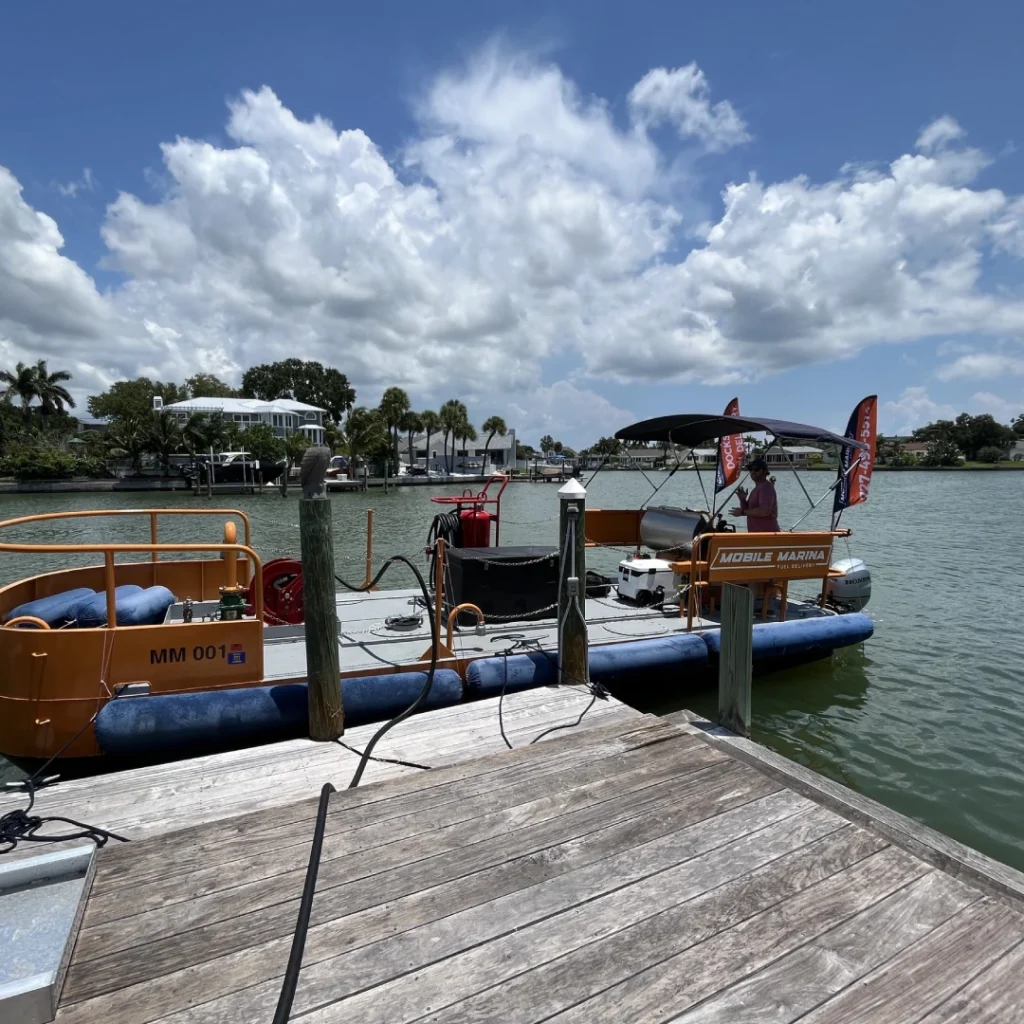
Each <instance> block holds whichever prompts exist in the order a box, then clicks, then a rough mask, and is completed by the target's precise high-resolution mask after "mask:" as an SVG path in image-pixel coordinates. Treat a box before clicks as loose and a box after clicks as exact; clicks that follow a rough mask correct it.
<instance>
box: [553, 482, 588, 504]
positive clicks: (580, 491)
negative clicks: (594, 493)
mask: <svg viewBox="0 0 1024 1024" xmlns="http://www.w3.org/2000/svg"><path fill="white" fill-rule="evenodd" d="M586 496H587V489H586V487H584V486H583V484H581V483H580V482H579V480H577V479H576V478H575V477H573V478H572V479H571V480H570V481H569V482H568V483H567V484H565V486H564V487H560V488H559V489H558V497H559V498H560V499H561V500H562V501H575V500H576V499H577V498H585V497H586Z"/></svg>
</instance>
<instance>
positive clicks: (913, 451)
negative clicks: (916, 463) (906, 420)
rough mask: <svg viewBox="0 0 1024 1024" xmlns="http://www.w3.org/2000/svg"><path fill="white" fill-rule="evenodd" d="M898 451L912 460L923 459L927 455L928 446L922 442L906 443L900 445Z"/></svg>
mask: <svg viewBox="0 0 1024 1024" xmlns="http://www.w3.org/2000/svg"><path fill="white" fill-rule="evenodd" d="M900 451H901V452H903V454H904V455H909V456H911V458H914V459H918V460H920V459H923V458H924V457H925V456H926V455H927V454H928V445H927V444H926V443H925V442H924V441H906V442H904V443H903V444H901V445H900Z"/></svg>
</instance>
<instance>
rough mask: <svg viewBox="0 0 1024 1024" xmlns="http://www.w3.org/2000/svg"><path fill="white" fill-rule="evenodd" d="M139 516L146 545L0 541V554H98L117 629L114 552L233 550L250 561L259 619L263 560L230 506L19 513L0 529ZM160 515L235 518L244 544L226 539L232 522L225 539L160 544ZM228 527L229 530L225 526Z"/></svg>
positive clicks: (110, 622)
mask: <svg viewBox="0 0 1024 1024" xmlns="http://www.w3.org/2000/svg"><path fill="white" fill-rule="evenodd" d="M125 515H142V516H149V520H150V537H151V541H150V543H149V544H25V543H9V542H6V541H0V553H3V552H7V553H9V554H34V555H39V554H101V555H103V563H104V570H105V571H104V591H105V594H106V601H107V627H106V628H109V629H116V628H117V605H116V601H115V597H114V590H115V587H116V579H115V573H114V559H115V556H116V555H118V554H128V553H135V554H138V553H140V552H149V553H150V555H151V560H152V561H154V562H156V561H158V560H159V557H160V552H162V551H163V552H172V551H173V552H210V553H213V552H216V553H217V554H218V555H221V556H224V555H227V554H228V553H233V554H234V555H235V557H237V556H238V555H240V554H241V555H245V557H246V558H247V559H248V560H249V561H250V562H252V566H253V581H254V586H253V588H252V591H253V611H254V613H255V616H256V618H257V619H258V620H259V621H261V622H262V621H263V563H262V562H261V561H260V557H259V555H257V554H256V552H255V551H254V550H253V549H252V547H251V546H250V544H251V541H252V527H251V524H250V522H249V517H248V516H247V515H246V514H245V513H244V512H241V511H239V510H238V509H231V508H203V509H178V508H157V509H101V510H94V509H79V510H71V511H67V512H43V513H39V514H37V515H31V516H21V517H20V518H18V519H7V520H5V521H3V522H0V529H2V528H4V527H8V526H20V525H24V524H25V523H33V522H47V521H53V520H57V519H76V518H88V517H92V516H125ZM162 515H219V516H223V515H230V516H237V517H239V518H240V519H241V520H242V522H243V524H244V529H245V543H244V544H236V543H231V542H230V541H233V540H234V537H235V530H234V526H235V524H234V523H232V522H230V521H229V522H228V523H225V535H226V536H225V540H224V541H223V542H221V543H214V544H195V543H187V542H181V543H173V542H172V543H161V542H159V541H158V540H157V536H158V531H157V519H158V517H159V516H162ZM228 527H230V530H229V529H228Z"/></svg>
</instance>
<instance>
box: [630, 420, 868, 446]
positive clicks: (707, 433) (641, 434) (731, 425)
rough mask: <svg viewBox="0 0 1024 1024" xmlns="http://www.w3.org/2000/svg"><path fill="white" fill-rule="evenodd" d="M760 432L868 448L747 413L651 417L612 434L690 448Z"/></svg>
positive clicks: (821, 430) (804, 426) (822, 431)
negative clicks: (750, 415) (744, 414)
mask: <svg viewBox="0 0 1024 1024" xmlns="http://www.w3.org/2000/svg"><path fill="white" fill-rule="evenodd" d="M761 431H764V432H767V433H769V434H774V436H775V437H793V438H800V439H801V440H806V441H826V442H828V443H830V444H839V445H846V446H847V447H848V448H859V449H861V450H862V451H867V447H868V446H867V445H866V444H865V443H864V442H863V441H856V440H854V439H853V438H850V437H843V436H842V435H841V434H833V433H832V431H831V430H825V429H824V428H822V427H812V426H809V425H808V424H806V423H791V422H790V421H789V420H763V419H751V418H750V417H749V416H709V415H706V414H704V413H699V412H691V413H679V414H676V415H674V416H655V417H654V419H650V420H641V421H640V422H639V423H634V424H633V425H632V426H631V427H623V428H622V430H620V431H618V432H617V433H616V434H615V436H616V437H617V438H618V439H619V440H620V441H662V442H667V443H669V444H678V445H683V446H685V447H691V448H692V447H694V446H696V445H698V444H701V443H702V442H703V441H710V440H712V439H713V438H718V437H725V436H728V435H729V434H752V433H758V432H761Z"/></svg>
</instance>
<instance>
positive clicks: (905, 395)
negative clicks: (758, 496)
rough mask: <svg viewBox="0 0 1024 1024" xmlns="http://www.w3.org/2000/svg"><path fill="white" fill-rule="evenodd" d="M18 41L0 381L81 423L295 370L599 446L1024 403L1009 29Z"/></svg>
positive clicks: (216, 23)
mask: <svg viewBox="0 0 1024 1024" xmlns="http://www.w3.org/2000/svg"><path fill="white" fill-rule="evenodd" d="M0 17H2V19H3V21H2V24H3V25H4V29H3V34H4V38H5V40H6V41H7V43H8V45H7V46H6V47H5V60H4V61H3V62H2V63H0V124H2V125H3V126H4V130H3V132H2V133H0V167H3V168H6V170H7V172H8V176H7V179H6V185H5V182H4V179H0V357H2V358H3V359H4V360H6V361H14V360H16V359H17V358H37V357H38V355H39V354H43V355H46V356H47V357H48V358H50V360H51V362H53V363H58V362H61V361H62V360H63V362H62V365H67V366H69V368H72V369H73V372H74V373H75V378H76V383H77V384H78V385H79V386H80V388H81V394H82V395H84V394H86V393H89V392H92V391H95V390H97V389H98V388H99V387H101V386H103V385H104V384H105V383H106V382H109V381H110V380H112V379H115V378H116V377H117V376H118V375H122V374H134V373H137V372H148V373H151V374H158V375H161V376H164V377H174V376H178V377H179V379H180V378H181V377H182V376H184V375H185V374H186V373H188V372H192V371H193V370H194V369H195V368H196V367H197V366H202V367H203V368H206V369H211V370H214V371H218V372H221V373H223V374H225V375H226V376H232V375H237V372H238V370H239V368H240V367H244V365H246V364H247V363H248V362H253V361H260V360H262V359H269V358H280V357H283V356H285V355H292V354H303V355H306V356H308V357H310V358H319V359H322V360H323V361H325V362H330V363H332V364H334V365H337V366H338V367H339V368H341V369H342V370H344V371H346V372H348V373H349V375H350V377H352V379H353V380H354V381H355V382H356V384H357V387H358V389H359V393H360V398H361V400H363V399H365V400H366V401H373V400H374V399H375V397H376V396H377V395H378V394H379V392H380V390H381V389H382V388H383V387H384V386H387V384H388V383H392V382H395V383H401V384H403V385H404V386H406V387H407V389H408V390H409V391H410V392H411V394H412V397H413V401H414V404H416V405H421V406H425V405H427V404H431V405H436V404H437V403H438V402H440V401H442V400H443V399H444V398H446V397H449V395H451V394H462V395H465V396H467V397H468V399H469V402H470V405H471V409H472V411H474V412H475V414H476V415H477V417H478V418H480V419H482V418H484V417H485V416H486V415H488V414H489V413H491V412H493V411H499V412H502V413H503V414H504V415H505V416H506V418H507V419H509V421H510V422H513V421H515V422H516V425H517V427H518V428H519V431H520V434H521V435H525V436H526V437H527V439H532V437H533V435H535V434H536V435H537V436H539V435H540V434H542V433H554V434H555V435H556V436H561V437H562V438H563V439H564V440H565V441H566V442H567V443H576V444H580V443H586V442H587V441H590V440H594V439H595V438H596V436H597V435H598V434H600V433H609V432H612V431H614V430H615V429H616V428H617V427H619V426H622V425H624V422H627V421H628V420H629V418H630V417H633V416H636V417H637V418H639V417H644V416H647V415H655V414H658V413H661V412H667V411H675V410H679V411H682V410H710V411H717V410H718V409H719V408H721V407H724V405H725V403H726V402H727V401H728V399H729V398H731V397H732V395H733V394H739V396H740V399H741V406H742V408H743V410H744V411H746V412H748V413H751V414H757V413H763V414H766V415H779V416H787V417H791V418H804V419H809V420H817V421H820V422H822V423H824V424H825V425H828V426H833V427H836V426H842V425H843V424H845V421H846V418H847V415H848V413H849V409H850V408H852V406H853V404H854V403H855V402H856V401H857V400H858V399H859V398H860V397H861V396H862V395H864V394H868V393H872V392H877V393H878V394H879V396H880V399H881V409H880V419H881V427H882V429H885V430H895V429H904V428H907V427H910V426H913V425H917V424H919V423H922V422H925V421H927V420H928V419H931V418H934V417H935V416H941V415H948V414H950V413H951V412H956V411H960V410H961V409H965V408H966V409H970V410H971V411H975V412H982V411H991V412H993V413H995V414H996V415H997V417H998V418H1000V419H1007V418H1009V417H1010V416H1012V415H1014V414H1015V413H1016V412H1019V411H1020V409H1021V407H1022V404H1024V397H1022V395H1024V345H1022V338H1024V297H1022V296H1021V266H1022V264H1021V258H1022V257H1024V202H1021V201H1019V197H1020V192H1021V188H1020V182H1021V181H1022V180H1024V175H1022V171H1024V153H1022V152H1021V151H1020V146H1021V144H1022V142H1024V140H1022V139H1021V133H1022V130H1024V125H1022V122H1021V116H1020V110H1019V97H1020V96H1021V95H1022V94H1024V81H1022V79H1024V70H1021V62H1020V60H1019V53H1018V51H1019V44H1018V41H1019V39H1020V37H1021V31H1022V29H1024V25H1022V21H1024V15H1022V13H1021V11H1020V8H1019V7H1017V6H1016V5H1012V4H1008V3H1007V4H996V3H984V2H983V3H975V4H972V5H971V6H970V12H969V16H968V15H967V14H966V13H965V9H964V7H963V5H962V4H952V3H931V4H928V5H927V7H924V6H923V5H921V4H919V3H916V4H912V3H898V2H897V3H893V2H889V3H884V4H882V3H861V4H859V5H856V7H850V6H848V5H842V6H841V5H837V4H808V3H775V4H763V3H757V4H755V3H742V2H741V3H735V4H731V5H694V4H668V3H663V4H644V3H633V4H629V5H625V4H606V3H586V4H584V3H561V4H536V3H520V4H519V5H516V7H515V8H514V9H511V8H507V9H504V10H502V11H501V13H500V14H499V13H498V12H497V10H496V9H495V8H493V7H490V6H489V5H481V4H470V3H444V2H439V3H434V4H389V3H377V4H374V5H368V6H366V7H359V8H357V7H356V6H355V5H342V4H337V3H302V2H297V3H290V4H287V5H285V4H271V3H260V2H248V3H245V4H238V3H216V4H209V3H207V4H198V3H191V2H185V3H179V4H177V5H174V6H173V7H169V6H166V5H159V6H157V5H142V4H138V3H132V4H129V3H119V2H117V3H115V2H99V3H96V4H92V5H82V4H78V3H47V4H22V5H17V6H15V5H5V9H4V11H3V13H2V15H0ZM659 69H660V71H659ZM262 87H266V91H264V92H262V93H261V92H260V91H259V90H261V88H262ZM245 90H251V92H250V93H249V94H246V93H245ZM246 96H248V97H249V98H246ZM229 104H232V105H233V106H232V108H231V109H232V111H233V112H229ZM317 117H319V118H323V119H326V120H327V121H329V122H330V125H329V126H324V125H323V123H322V122H314V119H315V118H317ZM310 124H313V125H314V127H313V129H311V131H306V129H304V128H303V125H310ZM232 125H233V127H232ZM929 126H937V127H933V129H932V130H931V133H930V134H927V132H926V129H928V128H929ZM357 129H358V130H361V132H362V133H364V134H363V135H362V136H358V137H356V136H355V135H351V134H350V135H346V134H345V133H347V132H348V133H351V132H353V130H357ZM339 133H340V134H339ZM338 139H341V140H342V142H341V143H340V144H336V143H337V140H338ZM176 140H191V141H190V142H188V141H186V142H177V143H176ZM332 140H334V141H332ZM161 146H164V147H165V148H164V149H163V150H162V149H161ZM168 147H169V148H168ZM353 147H354V148H353ZM360 147H363V148H360ZM250 157H251V159H250ZM900 161H903V162H902V163H900ZM87 168H88V172H87V171H86V169H87ZM353 168H355V170H353ZM894 168H896V169H894ZM730 185H733V186H735V187H736V188H738V189H739V191H733V192H732V193H730V195H731V197H732V199H731V202H726V201H724V200H723V191H724V190H726V189H727V188H728V187H729V186H730ZM19 187H20V190H21V191H20V192H19V191H18V188H19ZM119 197H121V198H120V199H119ZM5 204H6V207H5ZM325 204H326V205H325ZM5 209H6V212H5ZM39 214H43V215H46V217H48V218H52V222H46V221H45V218H43V219H42V220H41V219H40V217H39V216H38V215H39ZM51 224H52V227H51ZM57 231H59V235H57V234H55V232H57ZM5 235H6V241H5V237H4V236H5ZM61 240H62V241H63V245H61ZM5 246H6V252H5ZM42 311H45V315H44V313H43V312H42Z"/></svg>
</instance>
